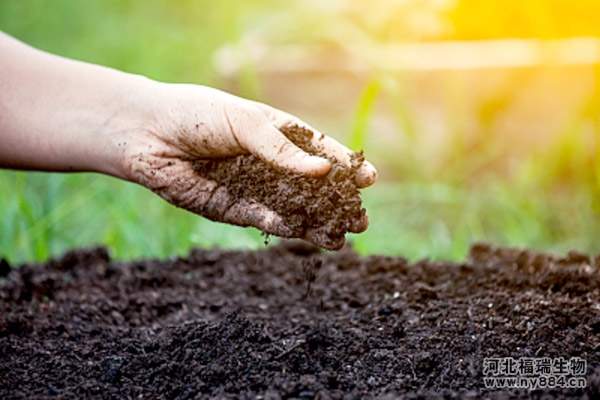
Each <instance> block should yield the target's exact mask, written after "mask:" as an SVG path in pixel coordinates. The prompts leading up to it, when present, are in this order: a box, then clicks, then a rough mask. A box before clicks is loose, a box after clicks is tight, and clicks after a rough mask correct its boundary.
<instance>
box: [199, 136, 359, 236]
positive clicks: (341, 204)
mask: <svg viewBox="0 0 600 400" xmlns="http://www.w3.org/2000/svg"><path fill="white" fill-rule="evenodd" d="M281 131H282V132H283V134H284V135H286V136H287V137H288V138H289V139H290V140H291V141H292V142H294V143H295V144H296V145H297V146H298V147H300V148H301V149H302V150H304V151H306V152H307V153H309V154H313V155H318V156H322V157H325V158H328V159H329V161H331V163H332V168H331V171H330V172H329V173H328V174H327V175H326V176H324V177H317V178H311V177H305V176H301V175H297V174H294V173H291V172H289V171H280V170H277V169H275V168H273V167H271V166H270V165H268V164H266V163H264V162H263V161H262V160H261V159H260V158H259V157H257V156H255V155H250V154H248V155H240V156H236V157H227V158H216V159H204V160H198V161H196V162H195V163H194V169H195V170H196V171H197V172H198V173H199V174H200V175H202V176H203V177H205V178H208V179H211V180H213V181H215V182H217V183H218V184H219V185H221V186H225V187H227V190H228V192H229V194H230V195H231V196H232V197H233V198H235V199H247V200H250V201H251V202H258V203H262V204H264V205H266V206H267V207H268V208H270V209H271V210H273V211H275V212H276V213H277V214H279V215H280V216H281V217H283V219H284V221H285V223H286V224H287V225H288V226H289V227H291V228H292V229H293V230H294V231H298V232H305V231H306V230H308V229H313V230H315V231H317V232H320V233H322V234H324V235H325V236H326V237H328V238H329V239H330V240H329V241H328V242H329V243H340V244H343V240H339V239H340V238H343V237H344V236H345V234H346V233H347V232H348V231H350V230H351V226H352V225H353V224H356V222H357V221H361V220H362V219H363V218H364V216H365V214H366V211H365V209H364V208H362V200H361V198H360V193H359V190H358V188H357V186H356V184H355V177H356V171H357V170H358V168H359V167H360V165H361V164H362V162H363V161H364V156H363V153H362V152H358V153H353V154H352V155H351V167H350V168H348V167H346V166H345V165H343V164H341V163H340V162H339V161H338V160H336V159H334V158H331V157H328V156H327V155H326V154H324V153H322V152H321V151H319V150H318V149H317V148H316V147H315V146H313V144H312V141H311V139H312V137H313V134H314V133H313V132H312V131H310V130H308V129H305V128H303V127H299V126H296V125H293V126H290V127H286V128H282V129H281ZM248 182H253V184H252V185H248Z"/></svg>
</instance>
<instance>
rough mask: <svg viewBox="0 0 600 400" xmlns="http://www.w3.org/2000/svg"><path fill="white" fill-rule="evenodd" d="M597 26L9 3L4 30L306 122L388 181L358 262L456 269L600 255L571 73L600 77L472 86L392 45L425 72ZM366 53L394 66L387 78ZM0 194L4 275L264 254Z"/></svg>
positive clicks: (61, 179) (140, 211)
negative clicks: (488, 258) (109, 257)
mask: <svg viewBox="0 0 600 400" xmlns="http://www.w3.org/2000/svg"><path fill="white" fill-rule="evenodd" d="M598 12H600V5H598V4H596V3H595V2H593V1H590V0H577V1H559V0H553V1H530V2H518V1H516V0H510V1H497V2H496V1H491V2H478V1H473V0H460V1H444V0H435V1H433V0H432V1H416V0H415V1H411V0H405V1H383V0H373V1H368V2H367V1H349V0H346V1H344V0H336V1H331V2H318V1H315V0H306V1H286V2H282V1H275V0H259V1H253V2H247V1H246V2H244V1H241V0H220V1H208V0H198V1H192V0H188V1H178V2H173V1H167V0H145V1H126V0H96V1H79V0H53V1H42V0H4V1H3V2H2V4H1V5H0V30H3V31H5V32H7V33H9V34H11V35H13V36H15V37H17V38H19V39H21V40H23V41H24V42H27V43H29V44H31V45H33V46H35V47H38V48H40V49H43V50H46V51H49V52H53V53H56V54H59V55H62V56H66V57H71V58H75V59H79V60H84V61H89V62H93V63H98V64H102V65H106V66H110V67H114V68H117V69H121V70H125V71H129V72H133V73H137V74H142V75H146V76H149V77H151V78H153V79H157V80H161V81H169V82H191V83H198V84H205V85H210V86H214V87H217V88H222V89H224V90H227V91H230V92H233V93H235V94H238V95H241V96H244V97H249V98H253V99H257V100H260V101H264V102H267V103H269V104H271V105H273V106H275V107H278V108H282V109H285V110H287V111H289V112H292V113H294V114H296V115H297V116H299V117H300V118H302V119H304V120H305V121H307V122H308V123H310V124H311V125H313V126H315V127H317V128H319V129H320V130H322V131H324V132H326V133H327V134H329V135H331V136H333V137H335V138H337V139H338V140H340V141H342V142H344V143H346V144H348V145H349V146H350V147H352V148H353V149H355V150H358V149H360V148H363V149H364V150H365V153H366V155H367V157H368V159H369V160H371V161H372V162H373V164H375V165H376V166H377V167H378V169H379V170H380V174H381V179H380V181H379V182H378V183H377V184H376V185H375V186H373V187H372V188H369V189H366V190H364V192H363V198H364V203H365V207H366V208H367V211H368V214H369V216H370V221H371V226H370V228H369V229H368V231H367V232H365V233H363V234H361V235H349V236H348V239H349V241H351V242H352V243H353V244H354V247H355V248H356V249H357V250H358V251H359V252H361V253H363V254H389V255H402V256H405V257H407V258H409V259H411V260H414V259H418V258H423V257H430V258H433V259H439V258H443V259H455V260H460V259H464V257H465V254H466V252H467V251H468V248H469V245H470V244H472V243H474V242H479V241H487V242H491V243H493V244H495V245H507V246H519V247H529V248H534V249H539V250H547V251H553V252H558V253H564V252H566V251H568V250H570V249H576V250H579V251H584V252H589V253H593V254H596V253H598V252H600V241H598V240H597V238H598V233H599V232H600V229H598V223H599V222H600V201H599V199H600V161H599V159H598V154H599V151H600V70H599V69H598V60H597V59H596V60H595V61H594V60H593V59H592V60H591V61H590V60H589V56H590V54H589V52H586V51H585V49H587V48H589V46H588V47H585V48H582V47H581V46H579V47H577V46H576V45H575V44H574V45H573V46H572V47H573V48H574V50H573V51H572V52H569V53H568V54H570V55H569V57H571V55H572V54H574V56H572V57H571V58H569V60H571V59H580V58H577V57H578V55H579V53H585V54H584V55H585V56H586V57H588V60H587V61H581V62H560V60H561V57H560V56H556V57H555V58H552V59H553V60H555V61H556V60H558V61H556V62H547V63H544V62H539V63H537V62H529V64H527V63H525V64H523V65H520V64H519V65H516V66H515V65H511V66H506V65H504V64H503V62H502V60H504V59H503V58H502V57H501V56H498V60H497V62H498V65H497V66H495V65H488V66H486V67H484V68H480V67H476V66H474V67H471V66H469V65H467V66H466V67H464V68H463V67H461V68H457V67H451V66H450V67H448V66H444V65H443V63H440V64H439V65H436V62H435V60H440V59H441V60H442V61H443V57H437V58H435V54H436V53H435V51H438V50H435V49H433V50H432V51H433V53H431V54H433V55H434V62H429V64H428V63H426V62H423V63H420V64H418V65H417V66H414V65H412V64H410V62H412V61H414V60H412V61H411V60H408V61H409V62H408V64H407V63H406V62H396V61H395V57H396V56H397V55H398V54H399V55H402V51H401V50H400V51H398V52H394V50H393V49H394V47H391V49H392V50H390V45H391V46H395V45H398V44H400V45H403V44H404V45H406V44H415V45H417V47H415V48H414V49H416V50H415V51H416V53H415V54H422V49H425V50H426V51H429V50H427V49H430V48H429V47H427V44H431V43H455V42H456V41H478V42H473V43H474V44H476V43H479V44H477V45H478V46H479V45H481V46H482V47H481V49H484V50H485V48H486V47H485V46H488V45H487V44H486V43H488V42H481V41H488V40H493V39H519V41H514V43H513V42H510V43H509V44H508V45H509V46H513V45H514V46H515V47H514V48H515V49H517V48H518V46H520V45H519V43H521V44H522V43H528V45H531V46H534V47H535V46H537V45H538V40H541V39H544V40H548V39H553V40H561V39H564V38H574V37H585V38H587V39H590V38H592V39H590V40H591V41H590V40H588V41H585V40H584V42H585V43H588V44H589V43H592V46H593V44H594V43H595V42H594V40H595V39H593V38H595V37H597V36H600V25H599V24H598V23H597V21H594V15H598ZM532 40H533V41H532ZM517 42H518V43H517ZM552 43H553V42H552ZM570 43H571V42H569V43H567V46H571V44H570ZM573 43H575V42H573ZM577 43H580V42H577ZM581 43H583V42H581ZM354 45H360V46H362V47H361V49H363V50H360V51H356V48H355V47H353V46H354ZM386 46H387V47H386ZM488 47H489V46H488ZM403 48H406V47H399V49H403ZM410 48H411V49H413V47H410ZM509 48H510V47H509ZM568 48H569V49H571V47H568ZM364 49H367V50H368V51H371V50H373V51H379V50H382V51H384V53H383V54H384V55H385V54H391V55H392V56H384V57H382V61H381V62H379V63H375V62H374V58H373V57H371V56H370V55H369V54H370V53H369V52H368V51H364ZM386 49H387V50H386ZM475 49H479V47H476V48H475ZM577 49H579V50H577ZM582 49H583V50H582ZM385 51H387V53H385ZM578 51H579V53H578ZM467 52H468V51H467ZM474 52H475V54H479V53H478V50H475V51H474ZM596 52H600V50H599V49H598V48H596ZM516 53H517V52H516V50H515V52H510V51H509V52H508V55H507V58H506V59H512V58H510V57H512V56H513V55H514V54H516ZM423 54H425V53H423ZM426 54H430V53H426ZM461 54H462V53H460V52H459V53H456V58H457V59H459V60H462V59H467V58H468V57H464V56H463V55H461ZM468 54H469V55H470V56H472V55H473V54H474V53H473V52H471V53H468ZM481 54H483V53H481ZM552 54H554V53H552ZM594 54H595V53H594ZM594 54H592V56H593V55H594ZM0 56H1V55H0ZM453 57H454V53H453ZM453 57H450V58H453ZM481 57H484V56H480V58H481ZM573 57H574V58H573ZM476 58H477V57H475V59H476ZM517 58H518V57H517ZM584 58H585V57H584ZM417 61H418V60H417ZM475 64H476V62H475ZM492 64H493V63H492ZM517 64H518V63H517ZM407 65H408V66H407ZM0 145H1V144H0ZM0 188H2V190H1V193H0V258H2V257H5V258H7V259H8V260H10V261H11V262H22V261H31V260H42V259H46V258H47V257H49V256H52V255H57V254H60V253H61V252H63V251H65V250H67V249H69V248H72V247H78V246H89V245H94V244H102V245H105V246H108V247H109V248H110V249H111V251H112V254H113V256H115V257H117V258H121V259H129V258H141V257H170V256H174V255H180V254H186V253H187V252H188V251H189V249H190V248H191V247H192V246H204V247H212V246H221V247H227V248H250V249H255V248H260V247H263V246H264V244H263V238H262V237H261V236H260V234H259V232H257V231H256V230H255V229H251V228H248V229H243V228H237V227H230V226H225V225H221V224H216V223H213V222H210V221H207V220H205V219H203V218H201V217H198V216H194V215H192V214H190V213H187V212H185V211H182V210H178V209H175V208H174V207H172V206H170V205H168V204H167V203H165V202H164V201H163V200H161V199H160V198H158V197H157V196H155V195H154V194H152V193H150V192H149V191H147V190H145V189H144V188H141V187H138V186H136V185H133V184H130V183H125V182H120V181H118V180H116V179H113V178H109V177H104V176H99V175H96V174H70V175H67V174H63V175H61V174H48V173H31V172H29V173H24V172H16V171H6V170H4V171H0Z"/></svg>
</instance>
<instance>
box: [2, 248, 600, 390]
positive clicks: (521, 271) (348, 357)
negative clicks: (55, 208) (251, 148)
mask: <svg viewBox="0 0 600 400" xmlns="http://www.w3.org/2000/svg"><path fill="white" fill-rule="evenodd" d="M599 269H600V258H599V257H595V258H594V257H589V256H587V255H582V254H579V253H575V252H571V253H570V254H569V255H567V256H565V257H560V256H555V255H549V254H544V253H536V252H531V251H526V250H520V249H503V248H496V247H493V246H489V245H478V246H474V247H473V250H472V251H471V254H470V256H469V258H468V259H467V261H466V262H464V263H453V262H441V261H437V262H432V261H428V260H423V261H419V262H415V263H408V262H407V261H406V260H405V259H403V258H400V257H385V256H376V255H374V256H368V257H360V256H358V255H356V253H354V252H353V251H352V250H351V248H349V247H348V246H347V247H345V248H344V249H342V250H341V251H340V252H337V253H321V252H319V250H318V249H317V248H316V247H310V246H307V245H306V244H305V243H302V242H300V241H292V242H290V241H283V242H282V243H280V244H278V245H276V246H272V247H270V248H268V249H266V250H263V251H258V252H248V251H223V250H218V249H213V250H204V249H194V250H192V251H191V252H190V253H189V254H188V255H187V256H186V257H184V258H172V259H169V260H164V261H161V260H134V261H129V262H116V261H111V260H110V257H109V254H108V252H107V251H106V250H105V249H102V248H100V249H92V250H78V251H71V252H69V253H67V254H65V256H64V257H60V258H56V259H53V260H50V261H49V262H47V263H46V264H43V265H22V266H18V267H17V268H14V267H13V268H12V269H11V271H10V272H9V273H8V274H7V276H6V277H4V278H2V279H1V280H0V398H2V399H14V398H23V399H36V398H54V397H55V398H115V399H125V398H135V399H137V398H152V399H189V398H194V399H196V398H222V399H225V398H227V399H229V398H232V399H233V398H236V399H244V398H247V399H255V398H264V399H267V398H268V399H317V398H318V399H359V398H386V399H392V398H408V399H463V398H466V399H480V398H488V399H506V398H537V399H549V398H553V399H554V398H588V399H593V398H598V397H599V396H600V351H599V350H600V274H599V272H600V271H599ZM317 270H318V274H317ZM307 275H310V276H309V277H308V278H309V279H308V280H309V281H310V282H311V288H310V294H309V295H308V297H306V296H305V295H306V293H307V288H306V280H307ZM315 278H316V279H315ZM505 357H512V358H513V359H514V360H516V361H518V360H519V359H521V358H536V359H541V358H544V357H545V358H549V359H550V360H559V359H560V358H561V357H562V358H564V359H565V360H570V359H571V358H574V357H576V358H578V359H581V360H585V362H586V365H585V372H584V375H583V377H584V378H585V380H586V386H585V387H582V388H570V389H568V388H563V387H551V388H545V389H537V390H527V389H517V388H504V389H494V388H489V387H487V386H486V385H485V381H484V378H486V377H489V376H488V375H485V374H484V363H485V360H486V359H493V358H505Z"/></svg>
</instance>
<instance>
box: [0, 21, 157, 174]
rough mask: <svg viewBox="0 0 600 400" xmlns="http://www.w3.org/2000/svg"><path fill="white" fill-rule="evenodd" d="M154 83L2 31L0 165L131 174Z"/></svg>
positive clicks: (31, 168) (46, 169) (0, 51)
mask: <svg viewBox="0 0 600 400" xmlns="http://www.w3.org/2000/svg"><path fill="white" fill-rule="evenodd" d="M150 82H151V81H149V80H148V79H146V78H143V77H139V76H136V75H131V74H127V73H123V72H120V71H116V70H113V69H110V68H105V67H101V66H96V65H92V64H87V63H83V62H78V61H73V60H68V59H65V58H62V57H58V56H54V55H51V54H48V53H44V52H42V51H39V50H36V49H33V48H31V47H29V46H27V45H25V44H23V43H21V42H19V41H17V40H15V39H13V38H11V37H9V36H7V35H5V34H3V33H2V32H0V167H7V168H17V169H29V170H44V171H96V172H102V173H106V174H110V175H113V176H118V177H124V176H126V175H127V172H126V171H125V170H124V169H125V168H126V167H125V166H124V163H123V157H124V154H125V149H126V142H127V137H128V136H130V135H135V134H136V131H138V130H140V129H142V123H143V121H144V120H145V119H146V118H147V117H148V115H146V114H149V113H150V111H149V109H147V108H146V107H145V106H144V104H145V103H144V99H145V98H147V96H146V93H147V89H148V87H149V86H150Z"/></svg>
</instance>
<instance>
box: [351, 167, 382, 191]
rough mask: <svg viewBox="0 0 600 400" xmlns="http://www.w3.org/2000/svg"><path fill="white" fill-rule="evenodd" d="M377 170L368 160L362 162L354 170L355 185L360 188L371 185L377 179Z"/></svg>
mask: <svg viewBox="0 0 600 400" xmlns="http://www.w3.org/2000/svg"><path fill="white" fill-rule="evenodd" d="M377 176H378V174H377V170H376V169H375V167H374V166H373V164H371V163H370V162H368V161H365V162H363V164H362V165H361V166H360V168H359V169H358V171H357V172H356V185H357V186H358V187H360V188H364V187H367V186H371V185H372V184H374V183H375V181H376V180H377Z"/></svg>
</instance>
